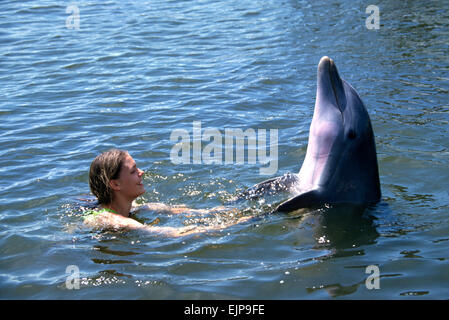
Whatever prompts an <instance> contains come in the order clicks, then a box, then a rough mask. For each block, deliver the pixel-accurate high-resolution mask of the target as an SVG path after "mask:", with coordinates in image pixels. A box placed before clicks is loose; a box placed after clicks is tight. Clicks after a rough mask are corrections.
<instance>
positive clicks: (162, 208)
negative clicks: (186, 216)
mask: <svg viewBox="0 0 449 320" xmlns="http://www.w3.org/2000/svg"><path fill="white" fill-rule="evenodd" d="M137 209H147V210H151V211H156V212H160V213H167V214H180V213H199V214H204V213H208V212H209V210H205V209H191V208H188V207H186V206H185V205H174V206H169V205H166V204H165V203H159V202H150V203H145V204H143V205H141V206H139V207H138V208H137Z"/></svg>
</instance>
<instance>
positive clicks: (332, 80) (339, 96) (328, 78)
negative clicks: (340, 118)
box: [317, 56, 346, 112]
mask: <svg viewBox="0 0 449 320" xmlns="http://www.w3.org/2000/svg"><path fill="white" fill-rule="evenodd" d="M317 91H318V94H319V95H321V96H322V100H326V99H327V100H328V101H331V102H332V104H333V105H335V107H337V108H338V109H339V110H340V112H343V110H344V108H345V104H346V97H345V91H344V87H343V81H342V79H341V78H340V75H339V74H338V70H337V66H336V65H335V63H334V60H332V59H331V58H329V57H328V56H324V57H322V58H321V59H320V62H319V63H318V88H317Z"/></svg>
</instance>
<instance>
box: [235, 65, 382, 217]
mask: <svg viewBox="0 0 449 320" xmlns="http://www.w3.org/2000/svg"><path fill="white" fill-rule="evenodd" d="M280 190H282V191H285V190H287V191H289V192H290V194H291V195H292V196H291V197H290V198H289V199H288V200H286V201H284V202H281V203H280V204H279V205H278V206H277V207H276V209H275V210H274V211H273V212H291V211H294V210H297V209H300V208H308V207H314V206H319V205H323V204H337V203H354V204H365V203H375V202H378V201H380V198H381V190H380V182H379V170H378V164H377V155H376V145H375V141H374V133H373V129H372V126H371V121H370V118H369V115H368V112H367V110H366V107H365V105H364V104H363V102H362V100H361V99H360V97H359V95H358V94H357V92H356V90H355V89H354V88H353V87H352V86H351V85H350V84H349V83H348V82H346V81H345V80H343V79H342V78H340V75H339V74H338V71H337V67H336V65H335V63H334V61H333V60H332V59H330V58H329V57H327V56H324V57H322V58H321V60H320V62H319V64H318V74H317V90H316V100H315V109H314V113H313V118H312V123H311V125H310V131H309V141H308V145H307V152H306V156H305V159H304V162H303V164H302V166H301V169H300V171H299V173H297V174H291V173H288V174H285V175H283V176H281V177H277V178H272V179H269V180H266V181H263V182H261V183H259V184H257V185H255V186H253V187H251V188H249V189H247V190H246V191H244V192H243V193H242V194H241V196H243V197H245V198H246V199H250V198H255V197H258V196H260V195H261V194H262V193H265V192H266V191H269V192H278V191H280Z"/></svg>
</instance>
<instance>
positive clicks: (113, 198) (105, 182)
mask: <svg viewBox="0 0 449 320" xmlns="http://www.w3.org/2000/svg"><path fill="white" fill-rule="evenodd" d="M143 174H144V172H143V171H142V170H140V169H139V168H138V167H137V165H136V162H135V161H134V159H133V158H132V157H131V156H130V155H129V153H128V152H127V151H124V150H118V149H111V150H109V151H106V152H104V153H102V154H100V155H99V156H97V157H96V158H95V159H94V160H93V161H92V164H91V166H90V171H89V186H90V190H91V191H92V193H93V194H94V195H95V196H96V197H97V199H98V203H99V205H100V208H99V209H98V210H89V211H87V212H86V215H85V219H84V222H85V223H86V224H87V225H89V226H92V227H96V228H113V229H133V230H143V231H148V232H151V233H157V234H163V235H167V236H172V237H178V236H185V235H189V234H194V233H201V232H206V231H211V230H218V229H223V228H226V227H229V226H231V225H233V224H236V223H240V222H243V221H246V220H248V219H249V217H242V218H240V219H239V220H237V221H234V222H231V223H227V224H221V225H218V226H186V227H178V228H175V227H164V226H151V225H145V224H142V223H140V222H138V221H137V220H135V219H133V218H132V217H131V216H130V212H131V210H132V209H133V201H134V200H135V199H136V198H137V197H139V196H141V195H142V194H144V193H145V187H144V185H143V179H142V176H143ZM139 208H146V209H149V210H153V211H158V212H164V213H171V214H182V213H189V212H190V213H207V212H208V210H195V209H190V208H187V207H185V206H168V205H166V204H162V203H148V204H145V205H142V206H141V207H139ZM220 209H224V207H220Z"/></svg>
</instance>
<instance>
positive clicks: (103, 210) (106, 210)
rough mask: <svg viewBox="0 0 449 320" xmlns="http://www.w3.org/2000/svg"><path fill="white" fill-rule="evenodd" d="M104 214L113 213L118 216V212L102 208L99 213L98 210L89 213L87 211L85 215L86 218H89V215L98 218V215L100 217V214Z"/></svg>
mask: <svg viewBox="0 0 449 320" xmlns="http://www.w3.org/2000/svg"><path fill="white" fill-rule="evenodd" d="M103 212H111V213H115V214H117V212H115V211H114V210H112V209H109V208H102V209H101V210H99V211H97V210H88V211H86V212H85V213H84V214H85V215H86V216H87V215H93V216H97V215H99V214H100V213H103Z"/></svg>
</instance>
